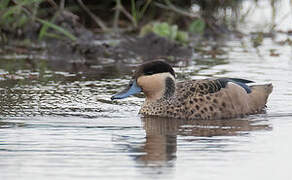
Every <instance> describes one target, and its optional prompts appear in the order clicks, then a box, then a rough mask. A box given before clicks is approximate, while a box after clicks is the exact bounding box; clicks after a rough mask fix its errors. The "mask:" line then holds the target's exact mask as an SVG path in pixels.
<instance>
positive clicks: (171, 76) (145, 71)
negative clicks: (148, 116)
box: [111, 60, 175, 101]
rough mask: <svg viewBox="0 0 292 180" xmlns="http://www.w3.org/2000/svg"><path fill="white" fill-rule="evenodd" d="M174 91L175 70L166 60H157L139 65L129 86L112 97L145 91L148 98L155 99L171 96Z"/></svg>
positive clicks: (123, 96)
mask: <svg viewBox="0 0 292 180" xmlns="http://www.w3.org/2000/svg"><path fill="white" fill-rule="evenodd" d="M174 91H175V73H174V70H173V69H172V67H171V66H170V65H169V64H167V63H166V62H164V61H162V60H155V61H148V62H146V63H144V64H142V65H140V66H138V68H137V69H136V71H135V73H134V76H133V78H132V80H131V81H130V83H129V85H128V87H127V88H126V89H125V90H123V91H121V92H119V93H117V94H115V95H113V96H112V97H111V99H112V100H113V99H123V98H126V97H129V96H131V95H133V94H137V93H140V92H144V94H145V96H146V99H147V100H149V101H155V100H158V99H161V98H169V97H171V96H172V95H173V94H174Z"/></svg>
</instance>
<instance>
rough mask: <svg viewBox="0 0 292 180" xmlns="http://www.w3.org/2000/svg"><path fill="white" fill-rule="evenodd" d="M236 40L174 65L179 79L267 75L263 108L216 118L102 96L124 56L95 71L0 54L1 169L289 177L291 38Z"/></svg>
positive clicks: (121, 77)
mask: <svg viewBox="0 0 292 180" xmlns="http://www.w3.org/2000/svg"><path fill="white" fill-rule="evenodd" d="M280 36H281V35H279V38H281V37H280ZM244 47H245V48H243V47H242V43H241V41H237V40H233V41H229V42H227V43H225V44H224V45H222V50H224V52H225V53H223V54H221V55H220V56H217V57H216V58H215V59H214V58H212V57H209V56H208V55H204V56H198V57H196V56H195V57H194V60H192V61H191V62H190V63H189V64H190V65H188V66H182V65H183V64H180V65H181V66H180V67H176V68H175V70H176V71H177V73H178V77H179V80H183V79H195V78H207V77H223V76H225V77H242V78H247V79H251V80H254V81H257V82H272V83H273V85H274V91H273V93H272V94H271V96H270V98H269V101H268V104H267V112H266V113H264V114H259V115H252V116H248V117H244V118H238V119H231V120H216V121H184V120H175V119H149V118H142V117H140V116H139V115H137V112H138V110H139V107H140V105H141V103H142V102H143V98H142V97H141V96H137V97H130V98H128V99H125V100H121V101H110V96H111V95H112V94H113V93H115V92H116V91H119V90H121V89H122V88H123V85H125V84H127V82H128V80H129V79H130V76H129V74H130V71H129V69H131V66H129V67H128V68H124V70H121V71H122V72H121V73H116V74H114V75H113V73H112V72H113V71H112V69H115V68H116V69H119V67H116V65H114V64H113V65H112V67H106V68H102V71H101V70H96V73H97V72H102V73H103V75H100V74H99V75H94V73H91V74H82V73H81V74H80V73H72V72H60V71H57V70H56V69H57V68H56V67H51V66H45V68H44V67H43V66H40V67H39V68H38V69H37V70H35V71H34V70H31V69H30V68H29V67H27V66H26V63H25V60H16V61H15V62H10V61H7V60H1V77H0V78H1V82H0V83H1V89H0V92H1V95H0V97H1V99H0V101H1V106H0V112H1V119H0V158H1V161H0V179H32V178H37V179H85V178H86V179H137V178H139V179H154V178H159V179H181V178H183V179H193V178H197V179H213V178H219V179H223V178H224V179H276V178H277V179H291V177H292V176H291V173H290V172H289V170H290V167H291V166H290V162H291V159H292V158H291V157H292V156H291V150H292V141H290V140H289V137H291V136H292V112H291V107H292V101H291V97H292V93H291V92H292V79H291V77H292V73H291V72H292V61H291V57H292V51H291V46H288V45H284V46H283V45H278V44H277V43H275V41H274V40H272V39H269V38H267V39H265V40H264V42H263V45H262V46H261V47H260V48H258V49H255V48H252V47H251V44H250V45H247V46H244ZM270 49H275V50H276V52H278V53H279V56H270ZM12 64H13V65H12ZM15 64H17V68H15ZM37 64H40V63H37ZM94 68H95V67H93V69H94ZM16 69H17V70H16ZM50 69H52V70H50ZM107 69H109V70H107Z"/></svg>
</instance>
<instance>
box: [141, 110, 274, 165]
mask: <svg viewBox="0 0 292 180" xmlns="http://www.w3.org/2000/svg"><path fill="white" fill-rule="evenodd" d="M257 118H258V117H257ZM142 121H143V124H144V129H145V131H146V142H145V144H144V146H142V151H143V152H145V154H144V155H141V156H140V157H139V158H138V159H137V160H138V161H139V162H141V161H142V162H144V164H145V165H146V166H148V165H151V166H153V165H158V167H159V166H161V165H162V164H163V163H165V164H167V165H169V164H173V160H175V158H176V151H177V136H191V137H197V138H194V140H200V138H199V137H204V138H205V137H213V136H222V137H223V136H235V135H245V134H247V133H248V132H249V131H255V130H271V129H272V127H271V126H270V125H269V124H266V123H264V124H263V123H262V122H263V121H264V122H265V121H266V120H253V119H252V116H250V117H249V119H247V118H246V119H229V120H181V119H166V118H157V117H147V118H146V117H142ZM198 138H199V139H198ZM188 140H189V139H188ZM217 140H218V139H217ZM206 151H207V149H206Z"/></svg>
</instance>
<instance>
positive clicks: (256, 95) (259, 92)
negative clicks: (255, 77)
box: [249, 84, 273, 112]
mask: <svg viewBox="0 0 292 180" xmlns="http://www.w3.org/2000/svg"><path fill="white" fill-rule="evenodd" d="M250 88H251V93H250V94H249V105H250V108H251V109H252V110H253V111H254V112H259V111H261V110H262V109H263V108H264V107H265V105H266V103H267V99H268V97H269V95H270V94H271V92H272V91H273V85H272V84H263V85H251V86H250Z"/></svg>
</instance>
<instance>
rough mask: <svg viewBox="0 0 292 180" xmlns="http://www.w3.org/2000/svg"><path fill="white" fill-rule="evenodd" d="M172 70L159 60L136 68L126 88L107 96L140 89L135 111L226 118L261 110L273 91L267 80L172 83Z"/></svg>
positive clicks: (113, 97) (136, 91) (186, 117)
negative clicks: (139, 103) (142, 98)
mask: <svg viewBox="0 0 292 180" xmlns="http://www.w3.org/2000/svg"><path fill="white" fill-rule="evenodd" d="M175 77H176V75H175V71H174V69H173V68H172V66H171V65H170V64H168V63H167V62H166V61H165V60H163V59H156V60H151V61H147V62H145V63H143V64H141V65H139V66H138V67H137V69H136V70H135V72H134V74H133V77H132V79H131V80H130V82H129V84H128V86H127V87H126V89H124V90H123V91H121V92H118V93H116V94H114V95H113V96H112V97H111V99H112V100H118V99H124V98H127V97H129V96H131V95H134V94H138V93H141V92H143V93H144V95H145V101H144V103H143V105H142V106H141V109H140V111H139V114H141V115H142V116H145V117H147V116H156V117H165V118H175V119H192V120H195V119H200V120H211V119H229V118H236V117H243V116H246V115H251V114H257V113H261V112H263V111H264V110H265V108H266V103H267V99H268V97H269V95H270V94H271V92H272V90H273V85H272V84H271V83H266V84H261V85H259V84H255V83H254V81H251V80H247V79H241V78H221V77H220V78H209V79H198V80H186V81H182V82H176V79H175Z"/></svg>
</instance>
